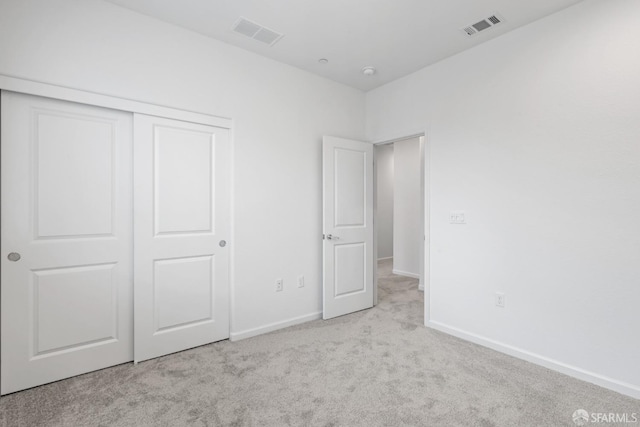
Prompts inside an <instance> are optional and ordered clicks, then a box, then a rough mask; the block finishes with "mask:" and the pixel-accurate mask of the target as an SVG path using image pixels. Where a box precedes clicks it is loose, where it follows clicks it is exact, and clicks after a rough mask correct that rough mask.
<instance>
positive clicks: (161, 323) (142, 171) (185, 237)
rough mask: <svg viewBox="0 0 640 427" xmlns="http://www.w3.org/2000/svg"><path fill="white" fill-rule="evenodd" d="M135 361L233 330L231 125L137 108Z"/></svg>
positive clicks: (194, 345)
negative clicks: (225, 126)
mask: <svg viewBox="0 0 640 427" xmlns="http://www.w3.org/2000/svg"><path fill="white" fill-rule="evenodd" d="M134 129H135V131H134V132H135V139H136V144H135V153H134V164H135V213H134V222H135V225H136V229H135V244H134V246H135V255H134V258H135V269H134V270H135V273H134V274H135V283H136V287H135V302H134V305H135V361H136V362H139V361H143V360H147V359H150V358H153V357H158V356H162V355H164V354H168V353H173V352H177V351H180V350H184V349H187V348H191V347H196V346H199V345H203V344H207V343H211V342H214V341H218V340H221V339H225V338H228V337H229V259H228V247H227V246H226V241H227V240H228V238H229V229H230V227H229V151H228V150H229V147H228V145H229V141H228V130H227V129H222V128H216V127H211V126H205V125H199V124H194V123H188V122H181V121H176V120H170V119H163V118H158V117H152V116H145V115H138V114H136V115H135V118H134Z"/></svg>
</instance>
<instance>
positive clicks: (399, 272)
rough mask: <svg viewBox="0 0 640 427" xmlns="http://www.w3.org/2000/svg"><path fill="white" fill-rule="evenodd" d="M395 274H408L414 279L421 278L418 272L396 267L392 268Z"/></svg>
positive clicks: (407, 275)
mask: <svg viewBox="0 0 640 427" xmlns="http://www.w3.org/2000/svg"><path fill="white" fill-rule="evenodd" d="M391 272H392V273H393V274H397V275H398V276H406V277H411V278H414V279H419V278H420V275H419V274H416V273H409V272H408V271H402V270H396V269H395V268H394V269H393V270H391Z"/></svg>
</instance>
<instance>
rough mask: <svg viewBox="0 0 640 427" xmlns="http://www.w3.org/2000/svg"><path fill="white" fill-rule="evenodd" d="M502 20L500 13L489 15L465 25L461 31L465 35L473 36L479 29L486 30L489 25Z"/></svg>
mask: <svg viewBox="0 0 640 427" xmlns="http://www.w3.org/2000/svg"><path fill="white" fill-rule="evenodd" d="M502 22H504V18H503V17H502V16H500V15H497V14H496V15H491V16H490V17H488V18H486V19H483V20H481V21H478V22H476V23H475V24H472V25H469V26H466V27H464V28H462V32H463V33H465V34H466V35H467V36H475V35H476V34H478V33H479V32H481V31H484V30H487V29H489V28H491V27H495V26H496V25H498V24H500V23H502Z"/></svg>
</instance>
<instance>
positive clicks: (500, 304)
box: [496, 292, 504, 308]
mask: <svg viewBox="0 0 640 427" xmlns="http://www.w3.org/2000/svg"><path fill="white" fill-rule="evenodd" d="M496 306H498V307H502V308H504V294H503V293H502V292H496Z"/></svg>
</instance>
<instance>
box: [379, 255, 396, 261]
mask: <svg viewBox="0 0 640 427" xmlns="http://www.w3.org/2000/svg"><path fill="white" fill-rule="evenodd" d="M385 259H393V257H392V256H388V257H384V258H378V261H384V260H385Z"/></svg>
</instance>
